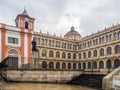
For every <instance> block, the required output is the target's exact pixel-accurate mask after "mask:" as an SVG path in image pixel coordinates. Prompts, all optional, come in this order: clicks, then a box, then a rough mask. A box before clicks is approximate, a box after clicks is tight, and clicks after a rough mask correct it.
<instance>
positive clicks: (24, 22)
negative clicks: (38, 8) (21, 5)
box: [15, 9, 35, 30]
mask: <svg viewBox="0 0 120 90" xmlns="http://www.w3.org/2000/svg"><path fill="white" fill-rule="evenodd" d="M34 20H35V19H34V18H32V17H30V16H29V15H28V13H27V11H26V9H24V11H23V12H22V14H18V15H17V17H16V19H15V24H16V27H19V28H24V29H30V30H33V29H34Z"/></svg>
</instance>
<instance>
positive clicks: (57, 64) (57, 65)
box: [56, 62, 60, 70]
mask: <svg viewBox="0 0 120 90" xmlns="http://www.w3.org/2000/svg"><path fill="white" fill-rule="evenodd" d="M56 69H57V70H59V69H60V63H59V62H57V63H56Z"/></svg>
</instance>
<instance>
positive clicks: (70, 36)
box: [64, 26, 81, 40]
mask: <svg viewBox="0 0 120 90" xmlns="http://www.w3.org/2000/svg"><path fill="white" fill-rule="evenodd" d="M64 38H67V39H70V40H80V39H81V35H80V34H79V33H78V32H77V31H75V28H74V27H73V26H72V27H71V30H70V31H69V32H67V33H66V34H65V35H64Z"/></svg>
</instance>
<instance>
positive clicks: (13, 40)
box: [8, 37, 19, 44]
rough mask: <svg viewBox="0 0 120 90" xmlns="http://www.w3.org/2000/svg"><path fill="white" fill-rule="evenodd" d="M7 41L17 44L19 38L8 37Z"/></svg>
mask: <svg viewBox="0 0 120 90" xmlns="http://www.w3.org/2000/svg"><path fill="white" fill-rule="evenodd" d="M8 43H12V44H18V43H19V39H18V38H14V37H8Z"/></svg>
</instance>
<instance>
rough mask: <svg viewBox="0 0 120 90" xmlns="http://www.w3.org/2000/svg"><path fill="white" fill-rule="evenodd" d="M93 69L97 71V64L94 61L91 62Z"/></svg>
mask: <svg viewBox="0 0 120 90" xmlns="http://www.w3.org/2000/svg"><path fill="white" fill-rule="evenodd" d="M93 69H97V62H96V61H94V62H93Z"/></svg>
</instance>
